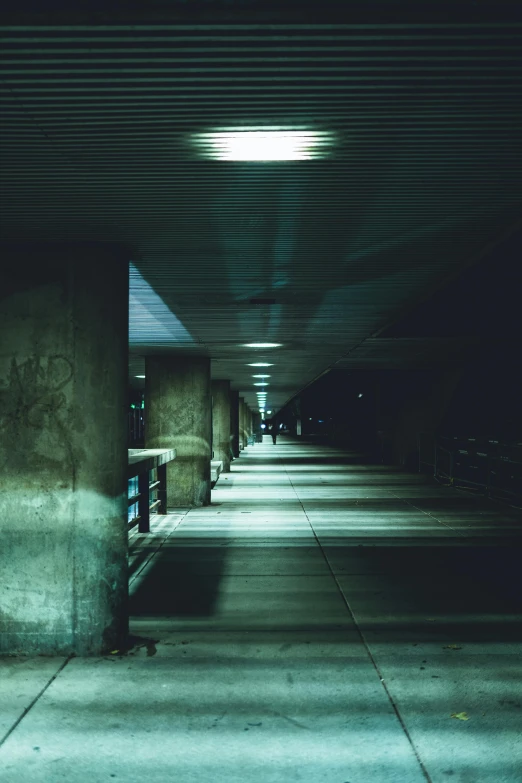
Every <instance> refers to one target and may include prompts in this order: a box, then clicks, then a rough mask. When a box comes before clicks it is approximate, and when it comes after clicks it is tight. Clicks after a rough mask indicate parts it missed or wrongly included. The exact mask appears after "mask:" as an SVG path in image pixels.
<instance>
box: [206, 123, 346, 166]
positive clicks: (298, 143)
mask: <svg viewBox="0 0 522 783" xmlns="http://www.w3.org/2000/svg"><path fill="white" fill-rule="evenodd" d="M192 141H193V143H194V144H195V146H196V148H197V150H198V153H199V155H200V156H201V157H203V158H210V159H212V160H251V161H274V160H279V161H281V160H313V159H316V158H324V157H325V155H327V154H328V152H330V149H331V147H332V144H333V134H332V133H329V132H328V131H314V130H305V129H302V130H295V129H293V130H292V129H290V128H280V127H251V128H222V129H220V130H215V131H207V132H206V133H195V134H193V136H192Z"/></svg>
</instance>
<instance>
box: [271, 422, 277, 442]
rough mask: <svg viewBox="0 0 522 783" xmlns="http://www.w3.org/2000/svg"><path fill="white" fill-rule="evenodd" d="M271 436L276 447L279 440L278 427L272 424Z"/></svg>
mask: <svg viewBox="0 0 522 783" xmlns="http://www.w3.org/2000/svg"><path fill="white" fill-rule="evenodd" d="M270 435H271V436H272V443H273V444H274V446H275V445H276V440H277V427H276V425H275V423H274V424H272V426H271V427H270Z"/></svg>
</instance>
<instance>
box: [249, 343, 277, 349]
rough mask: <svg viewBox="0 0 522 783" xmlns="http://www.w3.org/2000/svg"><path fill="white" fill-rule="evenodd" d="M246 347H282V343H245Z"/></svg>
mask: <svg viewBox="0 0 522 783" xmlns="http://www.w3.org/2000/svg"><path fill="white" fill-rule="evenodd" d="M243 345H244V347H245V348H280V347H281V345H282V343H243Z"/></svg>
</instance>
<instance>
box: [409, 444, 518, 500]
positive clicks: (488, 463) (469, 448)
mask: <svg viewBox="0 0 522 783" xmlns="http://www.w3.org/2000/svg"><path fill="white" fill-rule="evenodd" d="M428 437H429V438H430V446H431V447H430V448H429V449H427V448H426V439H427V438H428ZM423 439H424V440H423ZM418 443H419V472H422V468H423V466H426V467H429V468H432V469H433V475H434V477H435V478H436V479H437V480H440V479H443V480H445V481H447V482H448V483H449V484H450V485H452V486H455V487H461V488H463V489H464V488H469V489H476V490H477V491H481V492H482V493H483V494H484V495H486V496H487V497H491V498H494V499H497V500H503V501H506V502H513V501H516V502H517V503H518V502H519V501H520V503H522V442H508V441H505V440H500V439H496V438H487V437H472V436H467V437H460V436H456V435H455V436H450V435H441V434H438V435H436V436H434V435H433V434H429V433H419V438H418ZM430 454H431V458H429V455H430Z"/></svg>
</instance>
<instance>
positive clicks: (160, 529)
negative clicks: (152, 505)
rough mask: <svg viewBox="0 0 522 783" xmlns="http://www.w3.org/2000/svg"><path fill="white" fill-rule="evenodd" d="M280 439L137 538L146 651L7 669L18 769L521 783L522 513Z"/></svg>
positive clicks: (160, 776) (46, 774)
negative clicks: (203, 501) (204, 502)
mask: <svg viewBox="0 0 522 783" xmlns="http://www.w3.org/2000/svg"><path fill="white" fill-rule="evenodd" d="M267 440H268V439H267V438H265V443H264V444H262V445H259V444H257V445H256V446H254V447H249V448H248V449H247V450H245V451H244V452H242V455H241V458H240V459H239V460H237V461H235V462H234V463H233V465H232V472H231V473H229V474H223V475H222V476H221V479H220V482H219V485H218V487H217V488H216V490H215V491H214V492H213V493H212V504H211V505H210V506H208V507H205V508H196V509H191V510H189V509H187V508H183V509H181V508H180V509H173V510H172V513H171V514H169V515H168V516H166V517H161V518H158V519H157V520H156V521H155V522H154V524H153V527H152V531H151V533H149V534H146V535H141V534H139V533H138V532H137V531H134V532H133V534H132V535H131V540H130V552H131V558H130V570H131V600H130V606H131V613H132V617H131V631H132V633H133V634H134V638H133V647H132V648H131V649H130V650H129V651H128V652H127V653H126V654H124V655H120V654H118V653H115V654H114V655H109V656H106V657H102V658H89V659H72V660H70V661H69V662H68V663H67V665H66V666H65V667H64V668H63V670H61V671H59V673H58V675H57V676H55V675H56V671H58V670H59V667H60V664H61V660H57V659H34V661H25V662H24V663H23V665H18V664H17V665H13V662H12V660H10V659H5V660H4V661H3V662H2V668H3V671H4V673H5V671H6V668H5V667H9V669H8V672H9V676H8V677H7V678H6V677H4V678H3V679H2V685H3V687H4V694H5V695H4V703H7V704H9V705H10V704H11V703H13V705H14V696H15V694H16V693H19V694H22V695H23V698H21V701H20V702H19V705H18V706H19V707H20V706H21V705H22V704H24V705H25V704H27V703H28V701H29V704H30V702H31V694H33V696H32V698H33V699H35V702H34V704H33V705H32V706H31V708H30V709H29V711H28V713H27V714H26V715H25V716H24V717H23V719H22V720H20V722H19V723H18V725H16V727H15V729H14V730H13V731H12V732H11V733H10V735H9V737H8V738H7V740H6V741H5V742H4V743H3V746H2V747H1V748H0V764H1V765H2V780H3V781H4V780H5V781H7V782H8V783H11V782H12V783H16V782H17V781H22V780H26V779H32V780H34V781H54V780H67V781H73V783H74V781H80V780H82V781H83V780H84V779H89V780H93V781H105V780H111V779H114V778H116V779H121V780H125V781H141V780H143V779H148V780H150V781H160V780H161V781H164V780H176V781H180V783H193V782H195V781H198V783H199V781H206V780H212V781H213V783H214V782H216V781H217V782H218V783H221V781H231V782H232V783H240V782H241V783H265V781H266V782H267V783H283V781H285V782H286V781H300V782H301V783H302V782H303V781H304V782H305V783H317V782H318V781H325V782H326V781H327V782H328V783H369V782H370V781H371V782H372V783H374V781H376V783H380V781H383V783H384V781H386V782H388V781H391V782H392V783H394V781H397V782H398V781H401V783H410V781H411V783H417V781H419V782H420V781H426V780H430V781H432V782H433V783H439V782H440V783H442V781H449V780H451V781H455V782H456V783H489V782H490V781H491V782H493V781H495V783H520V781H521V780H522V773H521V770H522V740H521V739H520V738H521V737H522V692H521V690H522V689H521V686H520V674H521V658H520V653H521V652H522V644H521V623H520V620H521V619H522V617H521V601H520V569H519V562H520V534H521V530H522V527H521V524H520V521H521V517H520V514H519V512H518V511H516V510H515V509H511V508H507V507H504V506H501V505H498V504H494V503H491V502H487V501H484V500H481V499H479V498H476V497H475V496H473V495H471V494H463V493H458V492H456V491H455V490H454V489H451V488H446V487H441V486H439V485H437V484H435V483H434V482H432V481H431V480H429V479H426V478H425V477H423V476H419V475H413V474H407V473H402V472H399V471H396V470H393V469H390V468H389V467H387V466H379V465H368V464H364V463H363V462H362V460H361V458H360V457H359V456H358V455H356V454H353V455H349V454H346V453H343V452H342V451H341V450H339V449H328V448H327V447H319V446H314V445H310V444H306V443H295V442H292V441H290V440H288V439H281V440H280V442H278V445H277V446H275V447H274V446H273V445H272V443H271V442H269V443H267V442H266V441H267ZM35 661H36V662H37V663H36V664H35ZM42 662H43V663H42ZM47 664H49V666H50V668H49V669H48V670H47V669H46V668H45V665H47ZM28 666H29V667H35V668H34V669H32V670H31V668H29V670H28V669H27V667H28ZM17 667H18V668H17ZM24 667H25V668H24ZM39 667H40V668H39ZM28 671H29V673H30V674H29V676H28ZM47 677H48V678H49V679H48V680H46V678H47ZM53 677H54V679H52V678H53ZM31 678H33V679H31ZM42 683H44V685H42ZM45 684H47V685H48V687H46V688H45ZM43 688H44V690H43V692H42V689H43ZM11 695H12V696H13V698H12V699H11V698H10V696H11ZM22 710H23V708H22ZM452 716H454V717H452ZM19 717H20V709H19V708H18V709H9V710H7V712H6V716H5V719H4V722H3V724H2V726H3V729H4V730H5V731H8V730H9V722H10V721H12V723H13V724H14V723H15V722H16V721H17V720H18V719H19ZM6 727H8V728H6Z"/></svg>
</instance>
